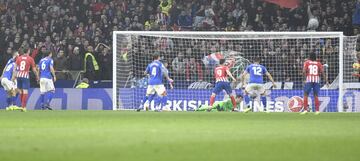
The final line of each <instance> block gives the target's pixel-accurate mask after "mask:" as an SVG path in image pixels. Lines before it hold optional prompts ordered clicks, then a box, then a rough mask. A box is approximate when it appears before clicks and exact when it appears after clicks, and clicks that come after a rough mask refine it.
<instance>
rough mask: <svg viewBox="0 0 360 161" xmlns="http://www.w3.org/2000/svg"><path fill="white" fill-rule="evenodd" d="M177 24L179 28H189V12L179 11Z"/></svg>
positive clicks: (190, 19) (190, 21) (190, 25)
mask: <svg viewBox="0 0 360 161" xmlns="http://www.w3.org/2000/svg"><path fill="white" fill-rule="evenodd" d="M178 25H179V26H180V27H181V30H191V27H192V18H191V16H190V15H189V13H187V12H186V11H181V14H180V15H179V17H178Z"/></svg>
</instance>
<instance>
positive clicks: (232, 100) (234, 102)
mask: <svg viewBox="0 0 360 161" xmlns="http://www.w3.org/2000/svg"><path fill="white" fill-rule="evenodd" d="M230 99H231V103H232V105H233V109H235V108H236V101H235V97H234V96H230Z"/></svg>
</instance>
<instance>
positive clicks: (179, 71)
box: [171, 52, 187, 79]
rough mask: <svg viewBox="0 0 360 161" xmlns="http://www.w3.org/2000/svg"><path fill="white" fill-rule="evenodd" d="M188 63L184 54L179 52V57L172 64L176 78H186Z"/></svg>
mask: <svg viewBox="0 0 360 161" xmlns="http://www.w3.org/2000/svg"><path fill="white" fill-rule="evenodd" d="M186 64H187V61H186V59H185V57H184V54H183V53H182V52H179V54H178V56H177V57H175V58H174V59H173V61H172V63H171V65H172V70H173V74H174V77H176V78H178V79H181V78H185V77H184V76H185V75H184V71H185V66H186Z"/></svg>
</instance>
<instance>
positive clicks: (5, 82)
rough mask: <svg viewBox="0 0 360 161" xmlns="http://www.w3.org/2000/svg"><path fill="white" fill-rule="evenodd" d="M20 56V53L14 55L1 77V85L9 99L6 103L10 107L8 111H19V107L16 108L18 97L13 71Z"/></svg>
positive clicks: (7, 108)
mask: <svg viewBox="0 0 360 161" xmlns="http://www.w3.org/2000/svg"><path fill="white" fill-rule="evenodd" d="M17 56H19V54H18V52H15V53H13V56H12V58H10V59H9V60H8V62H7V63H6V66H5V68H4V70H3V73H2V75H1V79H0V80H1V85H2V86H3V87H4V89H5V91H6V93H7V98H6V102H7V105H8V107H6V110H16V109H18V107H17V106H15V101H16V99H17V97H16V93H17V92H16V81H15V80H14V81H12V76H13V70H14V66H15V60H16V57H17Z"/></svg>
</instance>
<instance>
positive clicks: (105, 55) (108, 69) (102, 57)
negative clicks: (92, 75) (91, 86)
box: [98, 43, 113, 80]
mask: <svg viewBox="0 0 360 161" xmlns="http://www.w3.org/2000/svg"><path fill="white" fill-rule="evenodd" d="M99 45H103V46H104V49H103V50H102V51H101V52H100V53H99V56H98V60H99V66H100V79H102V80H111V79H112V64H113V62H112V55H111V54H110V53H109V50H110V47H109V46H107V45H105V44H102V43H100V44H99Z"/></svg>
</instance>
